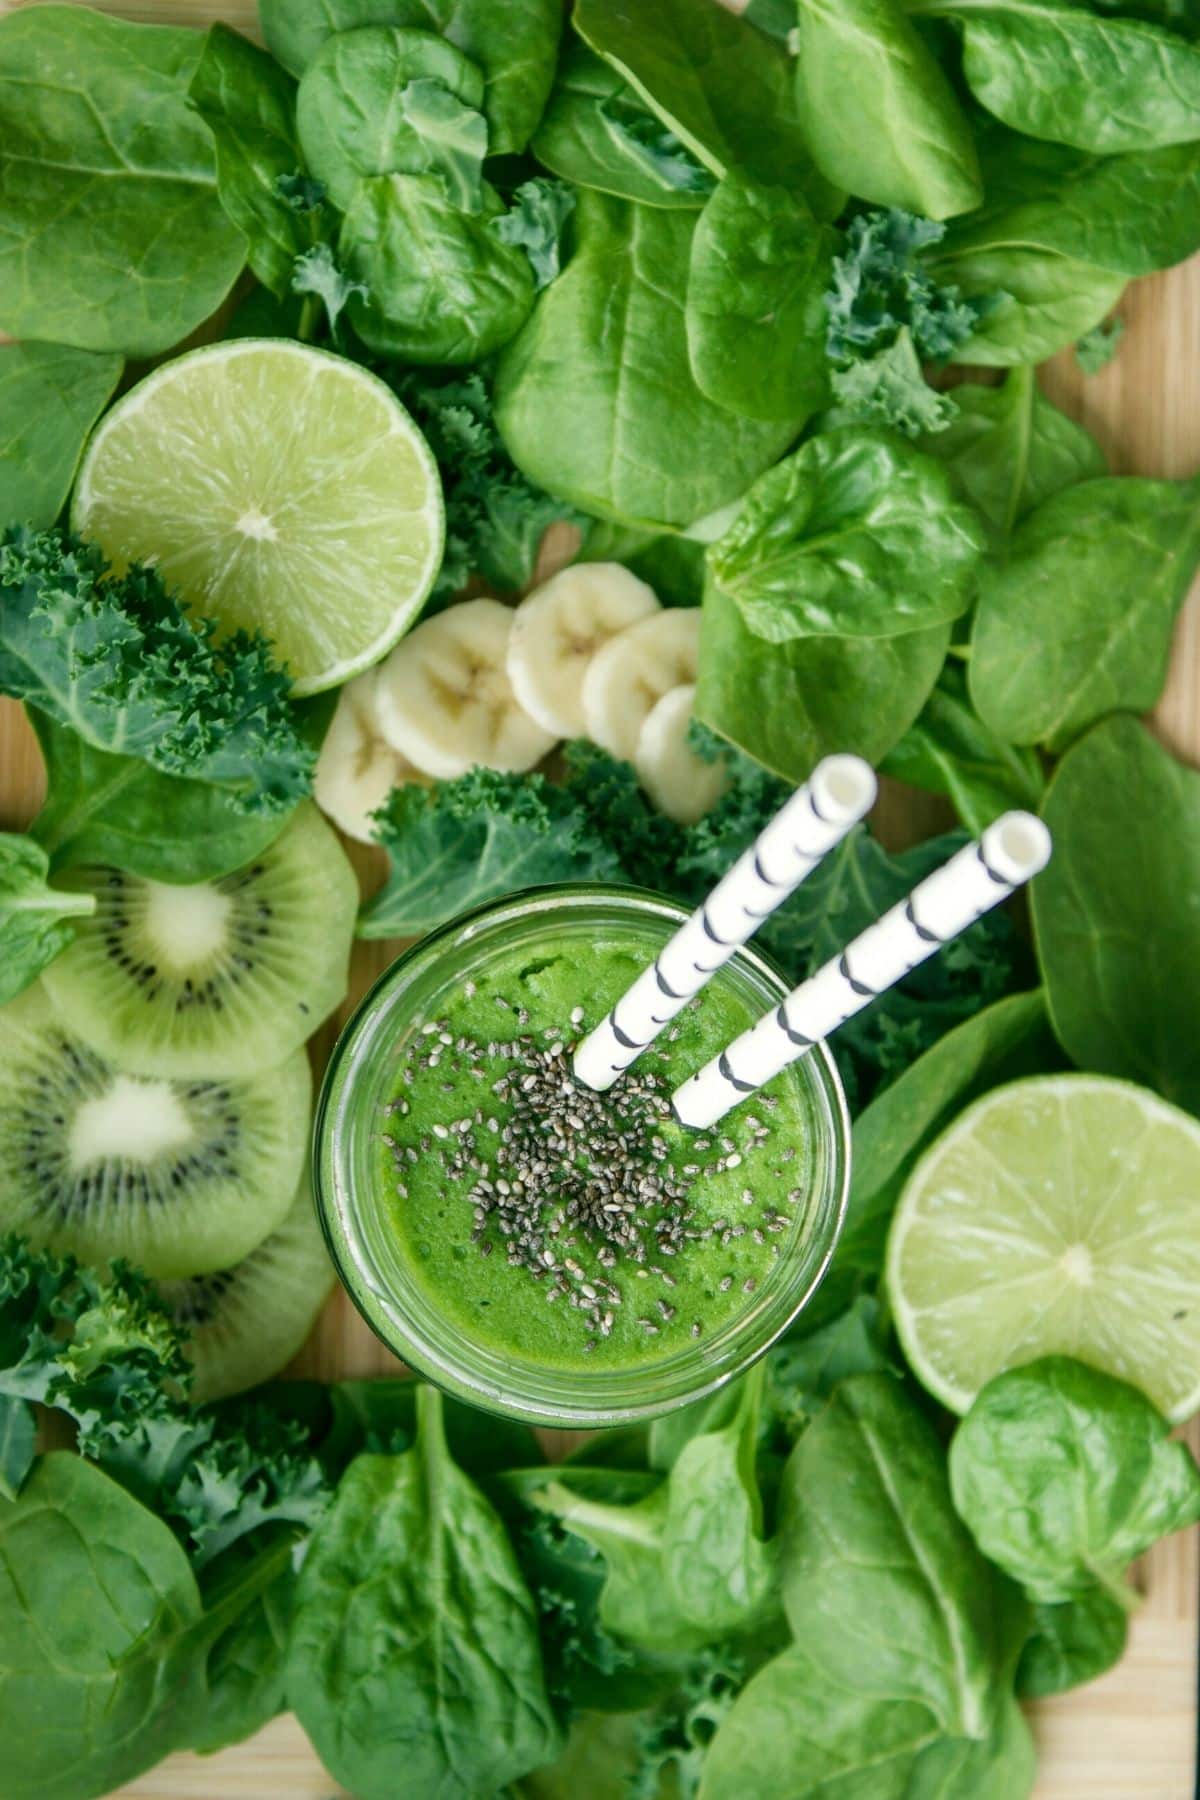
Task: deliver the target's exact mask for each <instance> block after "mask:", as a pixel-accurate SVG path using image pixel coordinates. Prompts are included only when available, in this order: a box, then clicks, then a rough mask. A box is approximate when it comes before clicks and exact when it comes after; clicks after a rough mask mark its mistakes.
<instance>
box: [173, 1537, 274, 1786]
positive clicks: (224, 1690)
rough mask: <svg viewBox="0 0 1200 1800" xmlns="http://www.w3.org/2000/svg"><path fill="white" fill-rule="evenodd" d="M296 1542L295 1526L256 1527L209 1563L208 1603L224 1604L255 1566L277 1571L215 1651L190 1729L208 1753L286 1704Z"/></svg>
mask: <svg viewBox="0 0 1200 1800" xmlns="http://www.w3.org/2000/svg"><path fill="white" fill-rule="evenodd" d="M295 1543H296V1538H295V1534H294V1533H293V1532H290V1531H279V1530H271V1531H266V1532H259V1533H255V1534H254V1535H253V1536H252V1537H251V1538H249V1539H246V1540H243V1541H241V1542H239V1543H238V1544H236V1545H234V1546H233V1548H232V1549H230V1550H228V1551H226V1552H225V1554H224V1555H223V1556H221V1557H218V1558H217V1559H216V1561H215V1562H213V1563H212V1564H211V1565H210V1566H209V1568H207V1569H206V1570H205V1571H204V1582H203V1586H202V1589H201V1598H202V1600H203V1602H204V1605H205V1608H206V1610H207V1609H211V1608H214V1607H219V1606H220V1605H221V1604H222V1602H223V1600H224V1598H225V1596H226V1595H227V1594H228V1593H229V1592H230V1590H231V1589H233V1588H235V1587H236V1586H237V1584H239V1583H240V1582H243V1581H244V1580H245V1579H246V1576H247V1574H248V1572H250V1571H255V1572H266V1573H268V1574H270V1576H271V1579H270V1580H269V1581H268V1582H267V1584H266V1585H265V1586H264V1587H263V1589H262V1592H261V1593H260V1594H259V1595H258V1597H257V1599H256V1600H255V1601H254V1602H253V1604H252V1605H250V1606H248V1607H246V1608H245V1609H244V1610H243V1611H242V1612H241V1613H240V1614H239V1616H238V1617H237V1618H235V1619H234V1620H233V1622H232V1623H231V1624H230V1625H229V1626H228V1628H227V1629H226V1630H225V1631H223V1632H221V1634H220V1636H219V1637H217V1638H216V1640H215V1642H214V1643H213V1645H212V1648H211V1649H210V1650H209V1652H208V1660H207V1664H206V1667H205V1685H206V1688H207V1698H206V1702H205V1707H204V1712H203V1715H202V1717H201V1719H200V1722H199V1724H198V1726H197V1728H196V1730H195V1731H194V1732H193V1733H192V1734H190V1736H189V1741H188V1749H189V1750H197V1751H199V1752H201V1753H202V1754H204V1755H208V1754H210V1753H211V1752H212V1751H215V1750H223V1749H225V1748H226V1746H227V1745H229V1744H239V1743H241V1742H242V1741H243V1739H245V1738H248V1737H252V1736H253V1735H254V1733H255V1732H256V1731H258V1730H260V1729H261V1727H262V1726H264V1725H266V1724H267V1723H268V1722H269V1721H270V1720H271V1719H273V1718H275V1717H276V1715H277V1714H279V1713H281V1712H282V1711H283V1710H284V1708H285V1707H286V1705H287V1696H286V1693H285V1691H284V1664H285V1660H286V1655H287V1642H288V1627H289V1624H290V1621H291V1613H292V1597H293V1594H294V1591H295V1586H296V1574H295V1570H294V1567H293V1548H294V1545H295Z"/></svg>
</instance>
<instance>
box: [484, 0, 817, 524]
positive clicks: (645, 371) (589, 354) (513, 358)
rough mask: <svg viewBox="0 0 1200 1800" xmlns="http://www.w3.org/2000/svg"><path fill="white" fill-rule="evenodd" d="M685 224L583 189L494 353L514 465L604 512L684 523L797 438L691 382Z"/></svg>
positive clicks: (498, 401) (726, 497)
mask: <svg viewBox="0 0 1200 1800" xmlns="http://www.w3.org/2000/svg"><path fill="white" fill-rule="evenodd" d="M704 4H705V5H707V4H708V0H704ZM712 10H713V12H714V13H716V11H717V9H716V8H715V7H714V8H713V9H712ZM694 227H695V218H694V215H692V214H689V213H681V212H669V211H666V210H664V209H663V208H661V207H648V206H632V205H629V204H627V203H626V202H623V201H620V200H613V199H610V198H609V197H608V196H607V195H605V194H601V193H598V192H596V191H595V190H589V189H583V190H581V192H580V194H579V203H578V206H577V207H576V212H575V232H574V236H575V250H574V253H573V255H572V256H571V259H570V261H569V262H568V263H567V266H566V268H565V269H564V271H563V273H562V275H560V277H559V278H558V280H557V281H555V282H553V283H552V284H551V285H550V287H548V288H547V289H546V290H545V291H544V292H543V293H542V294H541V295H539V297H538V300H537V303H536V305H535V306H534V309H533V314H532V317H531V318H530V320H529V322H528V324H527V325H526V326H525V328H524V329H523V330H522V331H521V333H520V335H519V336H518V337H517V338H516V339H515V340H514V341H513V342H512V343H511V344H510V345H508V346H507V348H506V349H505V350H504V352H503V354H502V355H501V357H500V360H499V364H498V368H497V374H496V389H495V412H496V423H497V425H498V427H499V429H500V434H501V436H502V437H503V439H504V442H505V444H506V445H507V447H508V451H509V454H510V455H511V456H512V459H513V461H514V462H515V463H516V465H517V467H518V468H519V469H522V470H523V471H524V473H525V474H526V475H527V476H528V477H529V479H530V480H531V481H533V482H535V483H536V484H537V485H538V486H539V487H542V488H544V489H545V490H546V491H547V492H548V493H552V494H559V495H561V496H562V497H563V498H564V499H566V500H569V501H571V502H573V503H574V504H576V505H578V506H581V507H582V508H583V509H584V510H585V511H587V512H594V513H598V514H599V515H600V516H601V517H604V518H616V519H620V520H624V521H627V522H632V523H634V524H638V523H645V524H654V523H658V524H665V525H687V524H690V522H691V521H692V520H693V519H697V518H702V517H704V516H705V515H706V514H708V513H711V512H714V511H715V510H716V509H717V508H718V507H720V506H724V505H726V504H727V503H728V502H730V501H732V500H736V499H737V498H739V496H740V495H741V494H742V493H744V491H745V489H746V486H747V484H748V483H749V482H750V481H752V480H753V479H754V477H755V476H756V475H758V474H760V473H761V471H762V470H763V469H765V468H766V467H767V466H768V465H769V464H770V463H772V462H774V460H775V458H776V457H777V456H778V455H779V454H780V452H781V451H782V450H783V449H784V448H785V447H786V446H787V444H788V442H789V441H790V439H791V437H792V435H793V425H792V423H788V422H785V423H783V424H779V423H769V422H764V421H760V420H753V419H746V418H742V417H740V416H739V415H737V414H735V413H732V412H730V411H728V410H727V409H726V408H725V407H723V406H718V405H715V404H714V403H713V402H712V401H711V400H709V399H708V398H707V397H706V396H705V395H704V394H703V393H701V391H700V389H699V388H698V387H697V386H696V384H695V381H694V380H693V378H692V373H691V367H690V364H689V361H688V349H687V334H686V330H685V322H684V303H685V295H686V293H687V282H688V266H689V258H690V254H691V243H692V233H693V230H694ZM664 394H669V395H670V398H671V404H670V406H664V405H663V404H662V396H663V395H664Z"/></svg>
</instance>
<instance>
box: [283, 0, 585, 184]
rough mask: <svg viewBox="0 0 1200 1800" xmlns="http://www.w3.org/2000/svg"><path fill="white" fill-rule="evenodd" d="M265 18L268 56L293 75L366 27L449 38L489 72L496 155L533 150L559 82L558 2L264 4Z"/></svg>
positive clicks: (487, 98)
mask: <svg viewBox="0 0 1200 1800" xmlns="http://www.w3.org/2000/svg"><path fill="white" fill-rule="evenodd" d="M258 11H259V17H260V19H261V20H262V28H263V36H264V37H265V38H266V40H267V45H268V48H269V49H270V50H271V51H272V53H273V54H274V55H275V56H277V57H278V58H279V60H280V62H281V63H282V64H283V66H284V68H286V69H290V70H291V72H292V74H293V75H302V74H303V73H304V71H305V70H306V69H307V68H308V66H309V64H310V63H311V62H312V60H313V58H314V57H315V56H316V55H317V52H318V51H319V50H320V49H321V46H322V45H323V44H325V43H326V42H327V41H328V40H329V39H330V38H331V37H332V36H333V35H334V33H349V32H352V31H356V30H358V29H359V27H361V26H366V25H396V26H401V27H404V28H406V29H409V28H415V29H416V30H419V31H427V32H433V33H436V34H438V35H439V36H441V37H444V38H446V39H447V40H448V42H449V43H451V44H452V45H453V46H454V47H455V49H457V50H461V51H462V53H463V55H464V56H468V57H470V59H471V61H472V62H473V63H477V64H478V66H479V67H480V69H482V71H483V76H484V102H483V110H484V112H485V113H486V114H487V120H488V125H489V128H490V129H489V142H488V148H489V150H490V151H491V153H492V154H493V155H501V154H504V153H506V152H508V151H515V150H523V149H524V148H525V145H526V144H527V143H528V141H529V138H530V136H531V135H532V133H533V130H534V127H535V126H536V124H537V122H538V119H539V118H540V117H541V113H542V108H543V106H544V105H545V103H546V96H547V95H548V93H549V92H550V84H551V82H552V81H553V79H554V61H555V56H556V54H557V51H558V40H559V34H560V33H561V31H562V7H561V6H560V5H559V4H558V0H321V4H320V5H319V6H314V5H312V4H311V0H259V7H258ZM472 104H474V103H473V102H472Z"/></svg>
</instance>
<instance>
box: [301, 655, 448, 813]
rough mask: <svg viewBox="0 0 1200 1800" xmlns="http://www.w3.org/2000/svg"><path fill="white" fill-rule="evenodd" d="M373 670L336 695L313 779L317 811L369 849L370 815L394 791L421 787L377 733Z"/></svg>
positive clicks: (412, 771) (410, 767) (414, 774)
mask: <svg viewBox="0 0 1200 1800" xmlns="http://www.w3.org/2000/svg"><path fill="white" fill-rule="evenodd" d="M377 675H378V670H377V669H368V670H367V672H366V674H365V675H359V676H357V677H356V678H355V679H354V680H353V681H350V682H347V684H346V686H345V687H344V688H343V689H342V691H341V693H340V694H339V695H338V703H337V711H336V712H335V713H334V715H333V718H332V719H331V720H330V722H329V730H328V731H327V732H326V733H325V741H324V743H323V744H322V745H321V754H320V756H318V758H317V767H316V773H315V775H314V777H313V795H314V798H315V800H316V802H317V805H318V806H319V807H320V808H321V811H322V812H323V813H325V815H326V816H327V817H328V818H330V819H332V820H333V822H334V824H335V825H336V826H337V827H338V828H339V830H341V831H344V832H345V833H346V836H347V837H352V838H357V839H358V840H359V842H360V843H363V844H372V843H374V841H375V839H374V837H373V836H372V832H371V814H372V813H373V812H374V811H375V810H376V808H377V807H380V806H382V805H383V803H384V801H385V800H386V799H387V797H388V795H389V794H390V793H391V791H392V789H393V788H394V787H399V786H400V784H401V783H402V782H406V781H422V782H423V781H425V780H426V777H425V776H423V775H421V774H420V773H419V772H418V771H417V770H416V769H414V768H413V765H412V764H411V763H410V762H408V761H407V760H406V758H404V757H403V756H401V755H400V754H399V752H398V751H396V750H393V749H392V747H391V745H390V744H389V743H387V742H386V740H385V739H384V736H383V733H382V732H381V731H380V729H379V719H378V716H377V714H376V711H375V680H376V677H377Z"/></svg>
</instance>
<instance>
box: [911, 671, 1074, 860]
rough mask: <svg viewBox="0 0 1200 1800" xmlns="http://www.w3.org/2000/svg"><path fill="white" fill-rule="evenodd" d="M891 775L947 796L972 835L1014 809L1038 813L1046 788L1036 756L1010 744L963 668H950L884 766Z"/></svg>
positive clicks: (943, 673) (1034, 752)
mask: <svg viewBox="0 0 1200 1800" xmlns="http://www.w3.org/2000/svg"><path fill="white" fill-rule="evenodd" d="M880 767H881V770H882V772H883V773H884V774H885V775H892V776H894V777H895V778H896V780H897V781H907V782H908V783H909V784H910V786H912V787H918V788H924V789H925V790H926V791H927V792H928V793H931V794H945V796H946V798H947V799H948V800H952V801H953V803H954V810H955V812H956V813H957V814H958V817H959V820H960V822H961V823H962V824H963V825H965V826H966V827H967V829H968V830H969V831H976V832H978V831H983V830H984V829H985V828H986V827H987V826H988V825H990V824H991V823H992V821H993V819H997V818H999V816H1000V814H1001V813H1002V812H1007V811H1008V810H1009V808H1010V807H1019V808H1024V809H1026V810H1027V811H1029V812H1036V811H1037V809H1038V805H1039V803H1040V801H1041V797H1042V791H1043V789H1044V787H1045V785H1046V781H1045V776H1044V774H1043V773H1042V764H1041V758H1040V757H1039V756H1038V753H1037V751H1036V750H1028V749H1026V750H1019V749H1015V748H1014V747H1013V745H1011V744H1007V743H1005V741H1004V739H1003V738H1001V737H998V736H997V735H996V733H995V732H994V731H991V730H989V728H988V727H987V726H986V725H985V724H984V722H983V720H982V719H981V718H980V717H979V715H978V714H977V713H976V711H975V709H974V707H973V706H972V705H971V702H970V699H969V698H968V695H967V682H966V675H965V673H964V671H963V668H962V665H961V663H957V662H954V661H950V662H947V664H946V666H945V668H944V669H943V670H942V672H941V674H940V675H939V676H938V680H937V686H936V687H935V688H934V690H933V692H932V693H931V694H930V696H929V698H928V700H927V701H926V702H925V704H924V706H923V707H922V708H921V711H920V714H919V716H918V717H917V719H916V721H915V722H914V723H913V724H912V725H910V727H909V729H908V730H907V731H906V732H905V734H904V736H903V737H902V738H901V739H900V742H899V743H898V744H896V745H894V746H893V747H892V749H891V750H889V751H888V753H887V755H886V756H885V757H884V759H883V762H882V764H881V765H880Z"/></svg>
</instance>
